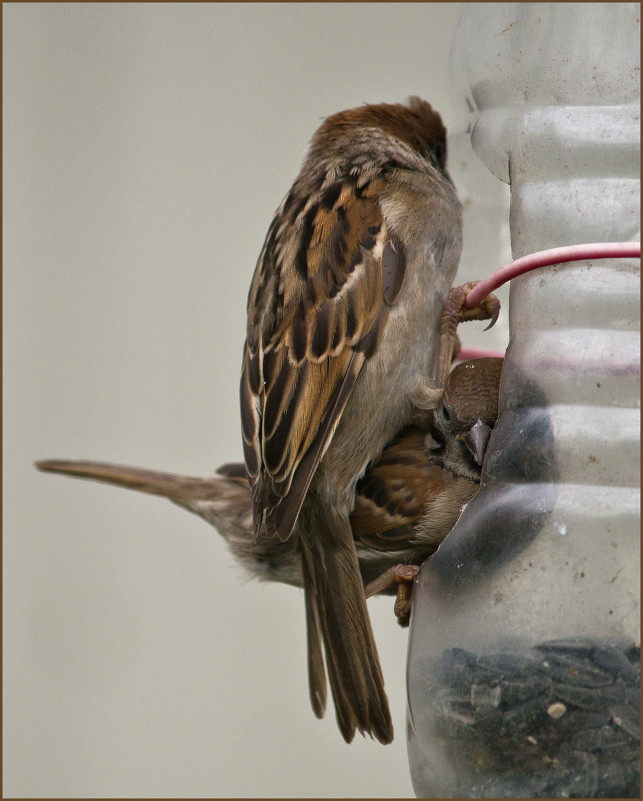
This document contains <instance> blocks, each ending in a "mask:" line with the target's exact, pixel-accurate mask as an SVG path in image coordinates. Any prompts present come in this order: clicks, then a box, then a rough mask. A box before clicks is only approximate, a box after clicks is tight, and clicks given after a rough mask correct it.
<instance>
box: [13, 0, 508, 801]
mask: <svg viewBox="0 0 643 801" xmlns="http://www.w3.org/2000/svg"><path fill="white" fill-rule="evenodd" d="M3 12H4V14H3V16H4V80H5V87H4V92H5V94H4V102H5V108H4V125H5V140H4V141H5V150H4V160H5V171H4V181H5V253H4V299H5V304H4V330H5V339H4V357H5V358H4V369H5V372H4V377H5V470H4V477H5V528H4V532H5V538H4V550H5V561H4V565H5V607H4V609H5V628H4V633H5V651H4V654H5V656H4V662H5V696H4V723H5V761H6V762H5V773H4V792H5V795H6V796H14V797H25V796H31V797H34V796H35V797H54V796H59V797H74V796H99V797H100V796H113V797H118V796H125V797H127V796H152V797H154V796H157V797H164V796H165V797H167V796H179V797H185V796H193V797H207V796H214V797H243V796H249V797H253V796H254V797H262V796H263V797H265V796H277V797H333V796H335V797H337V796H343V797H345V796H354V797H408V796H411V795H412V788H411V783H410V778H409V775H408V768H407V758H406V746H405V689H404V671H405V658H406V643H407V632H405V631H403V630H401V629H400V628H399V627H398V626H397V625H396V624H395V622H394V618H393V611H392V601H391V600H390V599H374V600H373V601H371V602H370V608H371V611H372V616H373V625H374V628H375V633H376V638H377V641H378V643H379V647H380V654H381V659H382V663H383V669H384V675H385V677H386V684H387V689H388V693H389V697H390V700H391V705H392V709H393V716H394V721H395V726H396V733H397V735H396V740H395V742H394V743H393V744H392V745H391V746H388V747H382V746H381V745H379V744H377V743H375V742H372V741H370V740H368V741H367V740H364V739H362V738H361V737H359V736H358V738H357V739H356V741H355V742H354V743H353V744H352V745H350V746H347V745H345V744H344V742H343V741H342V740H341V737H340V736H339V733H338V731H337V728H336V725H335V721H334V714H333V712H332V711H330V712H329V713H328V714H327V717H326V719H325V720H324V721H322V722H320V721H317V720H316V719H315V718H314V717H313V714H312V712H311V710H310V708H309V704H308V697H307V679H306V666H305V648H304V616H303V599H302V594H301V592H300V591H298V590H294V589H292V588H288V587H280V586H269V585H263V584H258V583H253V582H248V581H247V580H246V577H245V575H244V574H243V573H242V571H241V569H240V568H239V567H238V566H236V565H235V564H233V562H232V558H231V557H230V556H229V554H228V552H227V550H226V548H225V545H224V543H223V541H222V540H221V539H220V538H219V537H218V535H217V534H216V533H214V532H213V531H212V530H211V529H209V528H208V527H207V526H206V524H205V523H203V522H202V521H200V520H199V519H198V518H196V517H191V516H189V515H187V514H186V513H185V512H184V511H182V510H180V509H178V508H176V507H174V506H172V505H171V504H168V503H167V502H165V501H162V500H160V499H157V498H153V497H146V496H142V495H141V496H138V495H135V494H134V493H130V494H128V493H127V492H124V491H122V490H117V489H112V488H108V487H104V486H101V485H99V484H95V483H90V482H83V483H80V482H77V481H73V480H71V479H64V478H61V477H57V476H49V475H43V474H39V473H37V472H36V471H35V470H34V469H33V467H32V462H33V461H34V460H35V459H39V458H45V457H65V458H91V459H98V460H105V461H115V462H124V463H128V464H135V465H140V466H145V467H149V468H156V469H161V470H163V469H166V470H173V471H177V472H185V473H189V474H192V475H206V474H209V473H211V472H212V471H213V470H214V468H215V467H216V466H217V465H218V464H221V463H223V462H225V461H231V460H232V461H236V460H238V459H239V458H240V455H241V448H240V433H239V423H238V409H237V381H238V372H239V366H240V358H241V349H242V343H243V338H244V326H245V301H246V293H247V289H248V285H249V282H250V278H251V275H252V271H253V268H254V264H255V261H256V258H257V255H258V253H259V250H260V248H261V244H262V240H263V236H264V234H265V231H266V229H267V226H268V223H269V221H270V217H271V215H272V212H273V210H274V208H275V207H276V206H277V204H278V203H279V201H280V200H281V198H282V196H283V195H284V194H285V192H286V191H287V189H288V187H289V185H290V183H291V181H292V179H293V178H294V176H295V174H296V172H297V169H298V166H299V162H300V158H301V154H302V152H303V148H304V146H305V144H306V142H307V140H308V139H309V137H310V135H311V134H312V132H313V131H314V129H315V128H316V127H317V126H318V125H319V123H320V121H321V120H322V118H323V117H324V116H326V115H328V114H330V113H332V112H335V111H338V110H340V109H343V108H349V107H351V106H355V105H359V104H361V103H363V102H379V101H390V102H397V101H401V100H403V99H404V98H405V97H406V96H408V95H409V94H419V95H421V96H423V97H425V98H427V99H428V100H430V102H432V103H433V104H434V105H435V106H436V108H438V109H439V110H440V111H441V113H442V114H443V117H444V119H445V122H446V123H447V125H448V126H449V127H450V128H451V129H452V130H455V129H457V128H458V127H460V128H462V127H463V122H462V120H463V117H462V108H461V105H460V101H459V98H458V94H457V93H456V92H455V90H454V89H453V87H452V86H451V85H450V83H449V62H448V54H449V45H450V41H451V36H452V32H453V28H454V25H455V21H456V16H457V4H454V3H432V4H388V3H381V4H371V3H359V4H300V3H294V4H213V5H210V4H203V5H201V4H182V5H178V4H136V3H134V4H82V3H81V4H42V5H39V4H24V5H22V4H12V3H6V4H4V6H3ZM452 154H453V157H452V173H453V175H454V178H455V180H456V185H457V186H458V188H459V190H460V194H461V197H462V198H463V200H464V202H465V207H466V214H467V216H466V231H465V236H466V248H465V255H464V259H463V271H462V272H461V274H460V276H459V279H460V280H462V279H463V278H480V277H483V276H484V275H485V274H486V273H487V272H489V271H490V270H491V269H493V268H494V267H496V266H499V265H500V264H501V263H503V261H504V260H506V259H507V258H508V256H509V254H508V250H507V241H506V229H504V228H503V227H502V225H500V224H499V220H501V219H503V216H504V215H505V213H506V192H505V189H506V188H505V187H503V186H502V185H500V184H499V183H498V182H497V181H496V180H495V179H493V178H492V177H491V176H490V175H487V174H486V173H485V172H484V169H483V168H482V167H480V166H479V165H478V164H477V163H476V161H475V157H473V155H472V154H471V153H470V152H469V151H468V150H467V144H466V141H465V137H464V136H460V137H455V138H454V141H453V150H452ZM481 329H482V326H481V325H478V324H471V326H470V330H469V329H466V330H464V331H463V332H462V334H463V339H464V340H465V342H467V343H468V344H475V343H476V341H478V343H479V344H485V345H488V346H493V345H502V344H503V343H504V341H505V340H506V332H507V315H506V310H505V312H503V315H502V318H501V320H500V323H499V325H498V326H497V328H496V329H495V330H494V331H493V332H490V333H489V334H485V335H484V338H482V337H480V331H481Z"/></svg>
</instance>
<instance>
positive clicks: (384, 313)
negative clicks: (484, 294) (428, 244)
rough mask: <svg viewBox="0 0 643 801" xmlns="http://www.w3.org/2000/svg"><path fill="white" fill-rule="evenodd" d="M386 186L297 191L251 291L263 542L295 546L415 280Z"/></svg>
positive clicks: (253, 438)
mask: <svg viewBox="0 0 643 801" xmlns="http://www.w3.org/2000/svg"><path fill="white" fill-rule="evenodd" d="M378 197H379V187H378V186H377V181H376V180H372V181H370V182H367V183H363V184H360V182H359V177H358V176H347V177H345V178H343V179H338V180H337V181H336V182H335V183H330V185H329V186H327V188H326V189H324V190H323V191H322V192H321V194H319V195H317V196H315V195H312V196H311V195H310V194H308V195H303V196H298V195H297V193H296V192H295V191H294V190H293V192H291V193H290V194H289V195H288V196H287V197H286V199H285V200H284V203H283V204H282V206H281V207H280V209H279V210H278V211H277V213H276V215H275V217H274V219H273V222H272V225H271V226H270V228H269V230H268V234H267V237H266V241H265V243H264V247H263V250H262V253H261V255H260V257H259V262H258V264H257V269H256V270H255V275H254V278H253V282H252V285H251V288H250V295H249V300H248V331H247V339H246V348H245V354H244V360H243V367H242V376H241V417H242V430H243V442H244V456H245V461H246V468H247V471H248V476H249V478H250V482H251V484H252V487H253V513H254V519H255V527H256V532H257V533H258V532H259V530H260V528H261V526H262V523H263V522H265V525H266V529H267V531H268V533H270V534H272V535H276V536H277V537H279V538H280V539H287V538H288V537H289V536H290V534H291V532H292V529H293V527H294V525H295V522H296V519H297V516H298V514H299V510H300V508H301V504H302V502H303V499H304V496H305V494H306V491H307V489H308V486H309V485H310V481H311V479H312V477H313V475H314V473H315V470H316V468H317V465H318V464H319V461H320V459H321V458H322V456H323V455H324V453H325V451H326V448H327V447H328V445H329V443H330V441H331V439H332V436H333V434H334V431H335V429H336V427H337V424H338V423H339V420H340V418H341V415H342V413H343V411H344V408H345V406H346V402H347V401H348V398H349V397H350V394H351V392H352V390H353V387H354V386H355V382H356V381H357V379H358V377H359V374H360V371H361V370H362V368H363V366H364V364H365V362H366V361H367V360H368V358H369V357H370V356H372V354H373V353H374V352H375V351H376V350H377V347H378V345H379V342H380V340H381V336H382V332H383V330H384V327H385V325H386V320H387V317H388V312H389V309H390V307H391V305H393V304H394V303H395V301H396V300H397V297H398V295H399V292H400V290H401V288H402V284H403V281H404V273H405V258H404V253H403V250H402V247H401V243H400V242H399V241H398V240H396V239H395V238H394V237H393V236H391V234H390V232H389V231H388V229H387V226H386V223H385V221H384V219H383V216H382V211H381V208H380V205H379V202H378Z"/></svg>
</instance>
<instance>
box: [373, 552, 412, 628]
mask: <svg viewBox="0 0 643 801" xmlns="http://www.w3.org/2000/svg"><path fill="white" fill-rule="evenodd" d="M419 570H420V568H419V566H418V565H394V566H393V567H389V569H388V570H385V571H384V573H382V575H381V576H379V577H378V578H376V579H375V580H374V581H371V583H370V584H368V585H367V586H366V588H365V594H366V597H367V598H370V597H371V596H372V595H377V594H378V593H380V592H383V591H384V590H387V589H388V588H389V587H393V586H395V585H396V584H397V596H396V598H395V606H394V607H393V611H394V612H395V617H397V622H398V623H399V624H400V626H402V627H403V628H406V627H407V626H408V625H409V621H410V619H411V601H412V591H413V584H414V582H415V578H416V576H417V574H418V571H419Z"/></svg>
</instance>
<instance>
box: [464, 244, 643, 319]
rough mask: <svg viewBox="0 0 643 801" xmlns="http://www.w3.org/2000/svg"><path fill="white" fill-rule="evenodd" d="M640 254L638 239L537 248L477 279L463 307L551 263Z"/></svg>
mask: <svg viewBox="0 0 643 801" xmlns="http://www.w3.org/2000/svg"><path fill="white" fill-rule="evenodd" d="M640 256H641V243H640V242H591V243H589V244H587V245H568V246H566V247H562V248H551V250H540V251H538V252H537V253H530V254H529V255H528V256H523V257H522V258H520V259H516V261H512V262H511V263H510V264H506V265H505V266H504V267H501V268H500V269H499V270H496V272H495V273H492V274H491V275H490V276H489V277H488V278H485V279H484V280H483V281H480V283H479V284H477V285H476V286H475V287H474V288H473V289H472V290H471V291H470V292H469V294H468V295H467V297H466V300H465V306H466V307H467V308H468V309H472V308H473V307H474V306H477V305H478V303H480V301H482V300H483V299H484V298H486V297H487V295H488V294H489V293H490V292H493V291H494V290H496V289H498V287H501V286H502V285H503V284H504V283H506V282H507V281H511V279H512V278H517V277H518V276H519V275H523V273H528V272H529V271H530V270H535V269H537V268H538V267H548V266H550V265H552V264H562V263H563V262H567V261H580V260H582V259H615V258H619V257H620V258H636V257H639V258H640Z"/></svg>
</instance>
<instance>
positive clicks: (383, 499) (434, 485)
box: [351, 428, 448, 551]
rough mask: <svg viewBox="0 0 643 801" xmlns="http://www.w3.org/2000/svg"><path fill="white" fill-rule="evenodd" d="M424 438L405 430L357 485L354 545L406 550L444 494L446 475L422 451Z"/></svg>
mask: <svg viewBox="0 0 643 801" xmlns="http://www.w3.org/2000/svg"><path fill="white" fill-rule="evenodd" d="M425 437H426V434H425V433H424V432H422V431H420V430H419V429H417V428H409V429H407V430H406V431H404V432H403V433H402V434H401V435H399V436H398V437H396V439H395V441H394V442H393V443H391V445H389V446H388V447H387V448H386V449H385V450H384V452H383V453H382V455H381V457H380V458H379V459H378V460H377V462H376V463H374V464H372V465H371V466H370V467H369V468H368V469H367V471H366V473H365V475H364V476H363V477H362V478H361V479H360V480H359V481H358V482H357V487H356V492H355V508H354V509H353V513H352V514H351V526H352V528H353V534H354V537H355V539H356V540H358V541H359V542H360V543H362V544H363V545H366V546H370V547H372V548H375V549H376V550H378V551H398V550H401V549H404V548H408V547H409V545H410V544H411V543H412V542H413V540H414V538H415V533H416V532H415V527H416V526H417V524H418V523H419V522H420V520H421V519H422V517H423V515H424V514H425V512H426V508H427V505H429V504H430V503H431V501H432V499H433V497H434V496H436V495H439V494H440V493H441V492H443V491H444V489H445V484H446V481H447V479H448V476H447V475H446V473H445V471H444V470H442V468H440V467H438V466H437V465H435V464H432V463H431V462H430V461H429V460H428V458H427V454H426V452H425V450H424V439H425Z"/></svg>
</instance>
